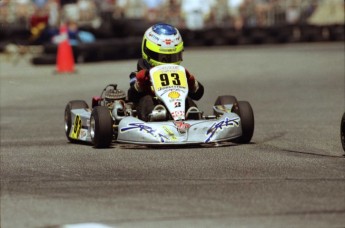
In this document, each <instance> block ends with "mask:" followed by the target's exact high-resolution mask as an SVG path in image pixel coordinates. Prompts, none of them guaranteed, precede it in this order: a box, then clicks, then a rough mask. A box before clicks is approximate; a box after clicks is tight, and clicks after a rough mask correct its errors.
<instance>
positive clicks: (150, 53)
mask: <svg viewBox="0 0 345 228" xmlns="http://www.w3.org/2000/svg"><path fill="white" fill-rule="evenodd" d="M182 52H183V41H182V37H181V35H180V33H179V31H178V30H177V28H175V27H174V26H172V25H169V24H164V23H158V24H155V25H153V26H152V27H150V28H149V29H147V30H146V32H145V34H144V37H143V42H142V45H141V53H142V57H143V59H144V60H146V61H147V62H148V63H149V64H150V65H151V66H158V65H161V64H165V63H172V64H180V63H181V61H182Z"/></svg>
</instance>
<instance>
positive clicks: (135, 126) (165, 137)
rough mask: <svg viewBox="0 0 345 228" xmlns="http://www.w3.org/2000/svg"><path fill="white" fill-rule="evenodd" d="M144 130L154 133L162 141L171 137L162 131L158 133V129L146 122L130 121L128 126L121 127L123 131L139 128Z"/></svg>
mask: <svg viewBox="0 0 345 228" xmlns="http://www.w3.org/2000/svg"><path fill="white" fill-rule="evenodd" d="M138 129H139V131H143V132H145V133H147V134H150V135H152V136H153V137H155V138H157V137H158V138H159V139H160V141H161V142H162V143H164V142H165V140H168V139H169V138H168V137H167V136H165V135H163V134H161V133H158V134H156V130H154V129H153V128H152V127H150V126H147V125H145V124H144V123H130V124H128V127H124V128H121V129H120V131H121V132H126V131H132V130H138Z"/></svg>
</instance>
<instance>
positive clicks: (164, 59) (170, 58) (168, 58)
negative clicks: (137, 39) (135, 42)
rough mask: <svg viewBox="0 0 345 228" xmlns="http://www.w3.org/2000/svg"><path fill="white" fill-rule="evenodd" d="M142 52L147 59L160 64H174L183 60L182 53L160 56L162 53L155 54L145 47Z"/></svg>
mask: <svg viewBox="0 0 345 228" xmlns="http://www.w3.org/2000/svg"><path fill="white" fill-rule="evenodd" d="M144 52H145V54H146V55H147V56H148V57H149V58H151V59H153V60H156V61H158V62H161V63H176V62H181V61H182V60H183V59H182V51H180V52H178V53H174V54H162V53H157V52H155V51H152V50H150V49H148V48H147V47H146V46H145V47H144Z"/></svg>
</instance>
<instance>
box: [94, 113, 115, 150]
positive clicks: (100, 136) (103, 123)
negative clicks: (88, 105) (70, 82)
mask: <svg viewBox="0 0 345 228" xmlns="http://www.w3.org/2000/svg"><path fill="white" fill-rule="evenodd" d="M90 130H91V132H90V134H91V139H92V142H93V144H94V146H95V147H96V148H106V147H109V146H110V144H111V142H112V139H113V119H112V118H111V115H110V111H109V108H108V107H105V106H96V107H95V108H94V109H93V110H92V113H91V118H90Z"/></svg>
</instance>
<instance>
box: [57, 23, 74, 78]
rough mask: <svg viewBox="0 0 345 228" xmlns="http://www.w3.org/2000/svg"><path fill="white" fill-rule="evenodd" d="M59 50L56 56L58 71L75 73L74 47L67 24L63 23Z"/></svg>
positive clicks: (59, 38)
mask: <svg viewBox="0 0 345 228" xmlns="http://www.w3.org/2000/svg"><path fill="white" fill-rule="evenodd" d="M57 42H58V50H57V57H56V71H57V73H74V57H73V51H72V47H71V45H70V43H69V41H68V33H67V26H66V25H64V24H63V25H61V27H60V35H59V37H58V40H57Z"/></svg>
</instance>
